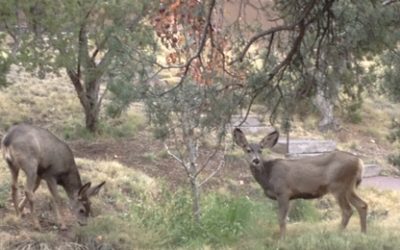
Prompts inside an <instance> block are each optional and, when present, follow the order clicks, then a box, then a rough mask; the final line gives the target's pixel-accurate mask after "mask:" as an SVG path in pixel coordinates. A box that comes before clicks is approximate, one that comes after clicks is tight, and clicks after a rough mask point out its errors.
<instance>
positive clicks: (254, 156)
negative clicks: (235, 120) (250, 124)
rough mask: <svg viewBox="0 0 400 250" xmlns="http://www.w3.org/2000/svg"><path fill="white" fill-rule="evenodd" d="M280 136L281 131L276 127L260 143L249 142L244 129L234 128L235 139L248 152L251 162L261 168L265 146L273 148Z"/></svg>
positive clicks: (248, 159)
mask: <svg viewBox="0 0 400 250" xmlns="http://www.w3.org/2000/svg"><path fill="white" fill-rule="evenodd" d="M278 138H279V132H278V131H277V130H275V129H274V130H273V131H272V132H270V133H269V134H268V135H267V136H265V137H264V138H263V139H262V140H261V141H260V143H259V144H253V143H250V144H249V143H248V142H247V139H246V136H245V135H244V133H243V132H242V130H240V129H239V128H235V129H234V130H233V141H234V142H235V143H236V144H237V145H238V146H239V147H241V148H242V149H243V151H244V152H245V153H246V155H247V157H246V158H247V161H248V162H249V164H250V165H251V166H254V167H256V168H260V167H261V166H262V165H263V161H264V160H263V158H262V150H263V149H264V148H272V147H273V146H274V145H275V144H276V143H277V142H278Z"/></svg>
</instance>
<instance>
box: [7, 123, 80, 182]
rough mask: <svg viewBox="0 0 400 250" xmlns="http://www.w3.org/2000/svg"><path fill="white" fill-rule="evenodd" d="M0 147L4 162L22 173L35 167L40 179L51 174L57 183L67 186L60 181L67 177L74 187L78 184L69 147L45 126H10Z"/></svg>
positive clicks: (77, 175) (78, 180)
mask: <svg viewBox="0 0 400 250" xmlns="http://www.w3.org/2000/svg"><path fill="white" fill-rule="evenodd" d="M2 147H3V154H4V158H5V159H6V161H8V162H10V163H11V164H10V165H12V166H14V167H18V168H21V169H22V170H23V171H24V172H26V173H30V172H31V171H34V170H36V173H37V174H38V176H39V177H41V178H43V179H46V178H48V177H55V178H57V182H59V184H67V185H68V183H62V182H63V181H65V180H66V179H68V178H66V177H69V178H70V179H73V182H76V183H74V184H75V185H76V186H77V187H78V188H79V187H80V186H81V180H80V177H79V174H78V171H77V168H76V164H75V160H74V157H73V154H72V151H71V149H70V148H69V147H68V145H67V144H66V143H65V142H63V141H61V140H60V139H58V138H57V137H56V136H55V135H53V134H52V133H51V132H49V131H48V130H46V129H42V128H39V127H35V126H32V125H27V124H18V125H14V126H13V127H11V128H10V129H9V131H8V132H7V134H6V135H5V136H4V138H3V140H2ZM35 168H37V169H35Z"/></svg>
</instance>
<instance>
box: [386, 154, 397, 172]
mask: <svg viewBox="0 0 400 250" xmlns="http://www.w3.org/2000/svg"><path fill="white" fill-rule="evenodd" d="M388 161H389V163H390V164H393V165H394V166H397V168H398V169H399V170H400V154H390V155H389V156H388Z"/></svg>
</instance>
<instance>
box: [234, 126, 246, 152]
mask: <svg viewBox="0 0 400 250" xmlns="http://www.w3.org/2000/svg"><path fill="white" fill-rule="evenodd" d="M233 141H234V142H235V143H236V144H237V145H238V146H239V147H241V148H245V147H247V145H249V143H248V142H247V139H246V136H245V135H244V133H243V132H242V130H240V129H239V128H235V129H234V130H233Z"/></svg>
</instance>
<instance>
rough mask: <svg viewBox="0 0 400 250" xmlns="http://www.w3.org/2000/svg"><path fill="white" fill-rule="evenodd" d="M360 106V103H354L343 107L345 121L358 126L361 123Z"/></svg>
mask: <svg viewBox="0 0 400 250" xmlns="http://www.w3.org/2000/svg"><path fill="white" fill-rule="evenodd" d="M361 105H362V102H355V103H350V104H349V105H346V106H344V107H343V112H344V114H345V118H346V120H347V121H349V122H351V123H354V124H360V123H361V122H362V115H361Z"/></svg>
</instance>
